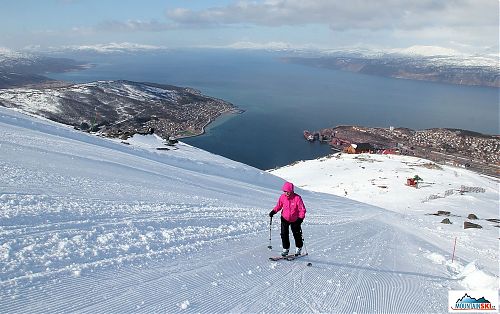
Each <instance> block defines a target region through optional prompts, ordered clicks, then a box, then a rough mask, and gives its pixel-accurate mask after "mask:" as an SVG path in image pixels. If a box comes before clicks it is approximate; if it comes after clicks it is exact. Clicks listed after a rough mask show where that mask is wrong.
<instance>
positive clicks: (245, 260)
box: [0, 108, 498, 313]
mask: <svg viewBox="0 0 500 314" xmlns="http://www.w3.org/2000/svg"><path fill="white" fill-rule="evenodd" d="M0 134H2V135H0V170H1V171H0V239H2V242H1V243H0V301H1V302H0V312H2V313H11V312H16V313H18V312H29V313H47V312H50V313H52V312H54V313H60V312H62V313H67V312H82V313H101V312H104V313H123V312H134V313H135V312H137V313H151V312H167V313H173V312H186V313H221V312H252V313H253V312H263V313H266V312H269V313H277V312H290V313H296V312H300V313H303V312H308V313H325V312H328V313H329V312H336V313H353V312H355V313H364V312H368V313H374V312H384V313H388V312H390V313H435V312H446V311H447V304H448V303H447V297H448V290H450V289H463V287H464V286H467V285H470V284H472V283H473V282H471V281H470V279H471V277H470V276H469V274H471V273H473V274H480V273H479V272H478V271H481V269H480V268H481V266H480V263H478V264H477V265H479V266H477V265H476V263H475V262H474V261H471V260H467V259H464V258H457V260H458V261H456V262H455V263H454V264H452V263H451V261H450V259H451V257H450V252H448V251H444V250H443V249H442V247H443V245H442V242H441V241H440V240H439V239H436V240H432V241H431V240H429V239H431V238H430V237H427V236H426V235H427V233H426V232H427V231H426V230H423V231H421V230H420V229H419V228H420V227H421V226H420V225H417V226H415V221H414V220H412V219H407V217H406V216H405V215H402V214H400V213H393V212H389V211H386V210H383V209H381V208H378V207H375V206H372V205H368V204H362V203H358V202H356V201H352V200H348V199H345V198H341V197H336V196H331V195H327V194H322V193H317V192H308V191H300V194H301V195H302V196H303V199H304V201H305V204H306V207H307V208H308V214H307V218H306V221H305V223H304V226H303V230H304V238H305V245H306V247H305V248H306V250H307V251H308V253H309V255H308V256H306V257H303V258H300V259H297V260H295V261H278V262H271V261H269V260H268V257H269V256H272V255H277V254H279V251H280V245H281V243H280V238H279V232H280V231H279V219H277V220H275V221H274V222H273V225H272V246H273V248H274V249H273V250H272V251H269V250H268V249H267V245H268V242H267V240H268V236H269V234H268V231H269V230H268V228H269V225H268V223H269V217H268V216H267V213H268V212H269V210H270V208H272V206H274V204H275V203H276V200H277V198H278V196H279V193H280V192H279V188H280V186H281V184H282V182H283V181H282V180H281V179H279V178H276V177H274V176H272V175H270V174H267V173H263V172H262V171H259V170H257V169H252V168H250V167H248V166H245V165H242V164H239V163H236V162H233V161H229V160H226V159H223V158H221V157H218V156H214V155H211V154H208V153H206V152H202V151H199V150H196V149H194V148H192V147H189V146H187V145H183V144H179V146H178V147H179V149H178V150H176V151H167V152H165V153H158V152H156V151H154V148H152V149H150V150H148V149H147V148H144V147H142V148H134V147H123V146H122V145H119V144H116V143H114V142H112V141H109V140H104V139H97V138H95V137H92V136H88V135H84V134H81V133H77V132H75V131H73V130H70V129H68V128H63V127H57V126H54V125H52V124H51V123H48V122H40V121H35V120H31V118H26V117H24V116H22V115H20V114H18V113H13V112H12V111H9V110H5V109H1V108H0ZM238 178H240V179H238ZM424 218H425V217H424ZM426 219H427V218H426ZM428 219H429V221H430V219H431V218H428ZM442 232H444V231H442ZM470 236H471V237H472V236H473V235H472V234H471V235H470ZM293 248H294V247H293V240H292V249H293ZM467 256H468V255H467ZM308 262H310V263H312V266H311V267H308V266H306V264H307V263H308ZM464 265H465V266H464ZM478 268H479V269H478ZM484 278H485V279H486V280H491V279H492V280H493V281H495V280H497V278H498V277H494V276H493V277H492V276H489V275H488V274H486V273H485V276H484ZM422 300H425V302H422Z"/></svg>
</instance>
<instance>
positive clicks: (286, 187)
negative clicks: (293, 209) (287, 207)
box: [282, 182, 293, 193]
mask: <svg viewBox="0 0 500 314" xmlns="http://www.w3.org/2000/svg"><path fill="white" fill-rule="evenodd" d="M282 190H283V192H290V193H293V183H290V182H285V184H283V188H282Z"/></svg>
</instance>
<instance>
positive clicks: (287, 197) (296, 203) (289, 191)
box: [269, 182, 306, 256]
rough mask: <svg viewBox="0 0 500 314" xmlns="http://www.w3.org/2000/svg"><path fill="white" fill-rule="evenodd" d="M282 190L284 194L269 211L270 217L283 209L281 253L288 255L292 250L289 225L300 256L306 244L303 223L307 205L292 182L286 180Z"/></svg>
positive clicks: (296, 250) (296, 253)
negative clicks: (303, 235)
mask: <svg viewBox="0 0 500 314" xmlns="http://www.w3.org/2000/svg"><path fill="white" fill-rule="evenodd" d="M282 190H283V194H282V195H281V196H280V198H279V200H278V204H276V206H275V207H274V208H273V210H271V212H270V213H269V217H273V216H274V214H276V213H277V212H279V211H280V210H281V243H282V245H283V252H282V253H281V255H282V256H287V255H288V252H289V250H290V238H289V227H291V229H292V234H293V238H294V240H295V247H296V249H295V255H296V256H298V255H300V254H301V252H302V245H303V244H304V243H303V241H302V228H301V224H302V222H303V221H304V218H305V216H306V207H305V206H304V202H302V197H300V195H298V194H295V193H294V191H293V184H292V183H290V182H285V184H284V185H283V189H282Z"/></svg>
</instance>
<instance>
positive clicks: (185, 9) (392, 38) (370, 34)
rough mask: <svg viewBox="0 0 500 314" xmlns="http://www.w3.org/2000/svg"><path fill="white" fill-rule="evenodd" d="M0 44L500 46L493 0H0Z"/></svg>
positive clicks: (481, 49) (480, 48) (486, 48)
mask: <svg viewBox="0 0 500 314" xmlns="http://www.w3.org/2000/svg"><path fill="white" fill-rule="evenodd" d="M0 3H1V11H0V47H4V48H9V49H21V48H24V47H27V46H41V47H60V46H68V45H94V44H106V43H111V42H114V43H122V42H129V43H137V44H147V45H154V46H162V47H198V46H218V47H224V46H234V45H236V46H237V45H241V43H243V42H244V43H245V45H256V46H276V45H277V46H280V45H281V46H290V47H316V48H324V49H336V48H341V47H352V46H356V47H367V48H405V47H410V46H413V45H425V46H427V45H429V46H440V47H446V48H451V49H455V50H461V51H467V52H485V51H487V52H489V53H492V52H494V53H498V40H499V39H498V38H499V34H498V25H499V18H498V15H499V1H498V0H414V1H411V0H407V1H399V0H379V1H372V0H349V1H346V0H261V1H259V0H253V1H232V0H221V1H215V0H183V1H181V0H174V1H168V0H162V1H160V0H147V1H138V0H137V1H132V0H44V1H43V0H15V1H14V0H12V1H8V0H2V1H1V2H0Z"/></svg>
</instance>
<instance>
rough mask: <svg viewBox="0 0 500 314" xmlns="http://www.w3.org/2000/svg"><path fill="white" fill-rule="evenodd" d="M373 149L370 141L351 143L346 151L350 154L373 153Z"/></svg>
mask: <svg viewBox="0 0 500 314" xmlns="http://www.w3.org/2000/svg"><path fill="white" fill-rule="evenodd" d="M373 151H374V148H373V146H372V145H371V144H370V143H357V144H351V145H350V146H347V147H346V148H345V149H344V152H346V153H348V154H362V153H372V152H373Z"/></svg>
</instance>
